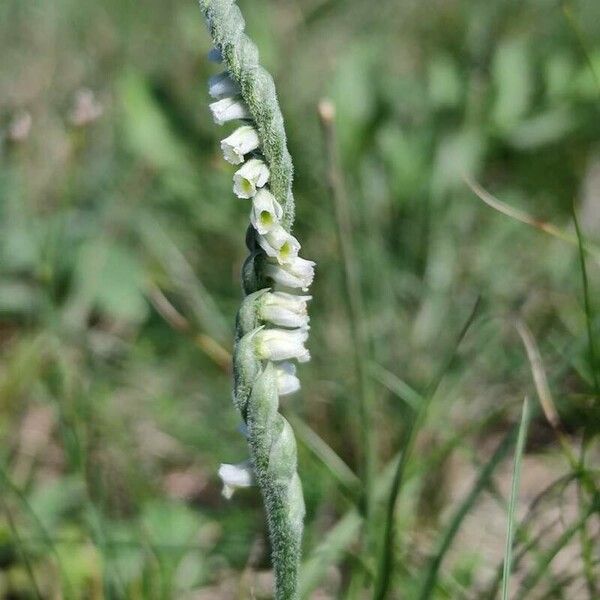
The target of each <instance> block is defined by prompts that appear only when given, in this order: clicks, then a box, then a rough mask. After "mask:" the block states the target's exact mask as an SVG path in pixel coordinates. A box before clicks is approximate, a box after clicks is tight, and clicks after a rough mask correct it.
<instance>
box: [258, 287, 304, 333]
mask: <svg viewBox="0 0 600 600" xmlns="http://www.w3.org/2000/svg"><path fill="white" fill-rule="evenodd" d="M311 298H312V296H296V295H294V294H286V293H285V292H272V293H271V292H268V293H266V294H264V295H263V296H261V298H260V304H259V310H258V315H259V317H260V318H261V319H262V320H263V321H269V322H270V323H273V325H277V326H279V327H300V328H302V329H307V328H308V321H309V317H308V314H307V312H306V305H307V303H308V301H309V300H311Z"/></svg>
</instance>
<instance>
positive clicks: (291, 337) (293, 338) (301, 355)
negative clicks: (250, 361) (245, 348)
mask: <svg viewBox="0 0 600 600" xmlns="http://www.w3.org/2000/svg"><path fill="white" fill-rule="evenodd" d="M307 339H308V331H306V329H292V330H290V329H261V330H260V331H259V332H258V333H257V334H256V350H257V353H258V356H259V358H261V359H262V360H275V361H277V360H289V359H292V358H295V359H296V360H298V362H307V361H309V360H310V353H309V352H308V350H307V349H306V348H305V347H304V342H306V340H307Z"/></svg>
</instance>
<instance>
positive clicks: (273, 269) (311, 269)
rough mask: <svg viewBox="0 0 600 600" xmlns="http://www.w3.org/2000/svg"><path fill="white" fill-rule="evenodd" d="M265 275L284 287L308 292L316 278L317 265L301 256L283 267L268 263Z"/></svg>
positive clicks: (272, 262) (271, 262)
mask: <svg viewBox="0 0 600 600" xmlns="http://www.w3.org/2000/svg"><path fill="white" fill-rule="evenodd" d="M264 274H265V275H266V276H267V277H270V278H271V279H272V280H273V281H274V282H275V283H276V284H279V285H281V286H283V287H287V288H293V289H296V288H300V289H302V290H303V291H307V290H308V288H309V286H310V285H311V284H312V282H313V279H314V277H315V263H314V262H313V261H312V260H306V259H305V258H301V257H300V256H296V258H294V260H292V261H290V262H288V263H286V264H283V265H280V264H277V263H276V262H274V261H268V262H267V263H266V264H265V267H264Z"/></svg>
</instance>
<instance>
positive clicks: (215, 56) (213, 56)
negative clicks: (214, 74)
mask: <svg viewBox="0 0 600 600" xmlns="http://www.w3.org/2000/svg"><path fill="white" fill-rule="evenodd" d="M208 60H210V61H211V62H214V63H220V62H223V55H222V54H221V50H219V48H212V49H211V50H210V51H209V52H208Z"/></svg>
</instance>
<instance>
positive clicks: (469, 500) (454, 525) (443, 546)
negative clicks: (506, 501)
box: [418, 428, 516, 600]
mask: <svg viewBox="0 0 600 600" xmlns="http://www.w3.org/2000/svg"><path fill="white" fill-rule="evenodd" d="M515 433H516V429H515V428H513V429H511V430H510V431H509V432H508V434H506V435H505V436H504V439H503V440H502V442H501V443H500V445H499V446H498V448H497V449H496V451H495V452H494V454H493V455H492V458H490V460H489V461H488V462H487V464H486V465H485V466H484V467H483V469H482V470H481V472H480V474H479V477H478V478H477V480H476V481H475V484H474V485H473V487H472V488H471V491H470V492H469V494H468V496H467V497H466V498H465V499H464V501H463V502H462V504H461V505H460V506H459V508H458V510H457V511H456V513H455V514H454V516H453V518H452V519H451V521H450V525H449V527H448V528H447V529H446V531H445V532H444V535H443V536H442V540H441V543H440V545H439V548H438V551H437V552H436V554H435V556H434V557H433V559H432V560H431V562H430V563H429V567H428V568H427V572H426V575H425V581H424V583H423V586H422V587H421V591H420V593H419V596H418V598H419V600H426V599H427V598H431V595H432V593H433V590H434V589H435V586H436V582H437V577H438V573H439V570H440V566H441V565H442V561H443V560H444V557H445V556H446V552H447V551H448V550H449V549H450V546H451V545H452V542H453V540H454V538H455V536H456V534H457V532H458V530H459V529H460V526H461V524H462V522H463V520H464V518H465V517H466V516H467V514H468V513H469V511H470V510H471V508H473V505H474V504H475V501H476V500H477V498H478V497H479V495H480V494H481V492H482V491H483V490H484V489H485V488H486V487H487V486H488V484H489V482H490V480H491V477H492V475H493V474H494V471H495V470H496V467H497V466H498V465H499V464H500V462H501V461H502V460H503V459H504V457H505V456H506V454H507V453H508V450H509V448H510V447H511V445H512V442H513V440H514V437H515Z"/></svg>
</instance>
